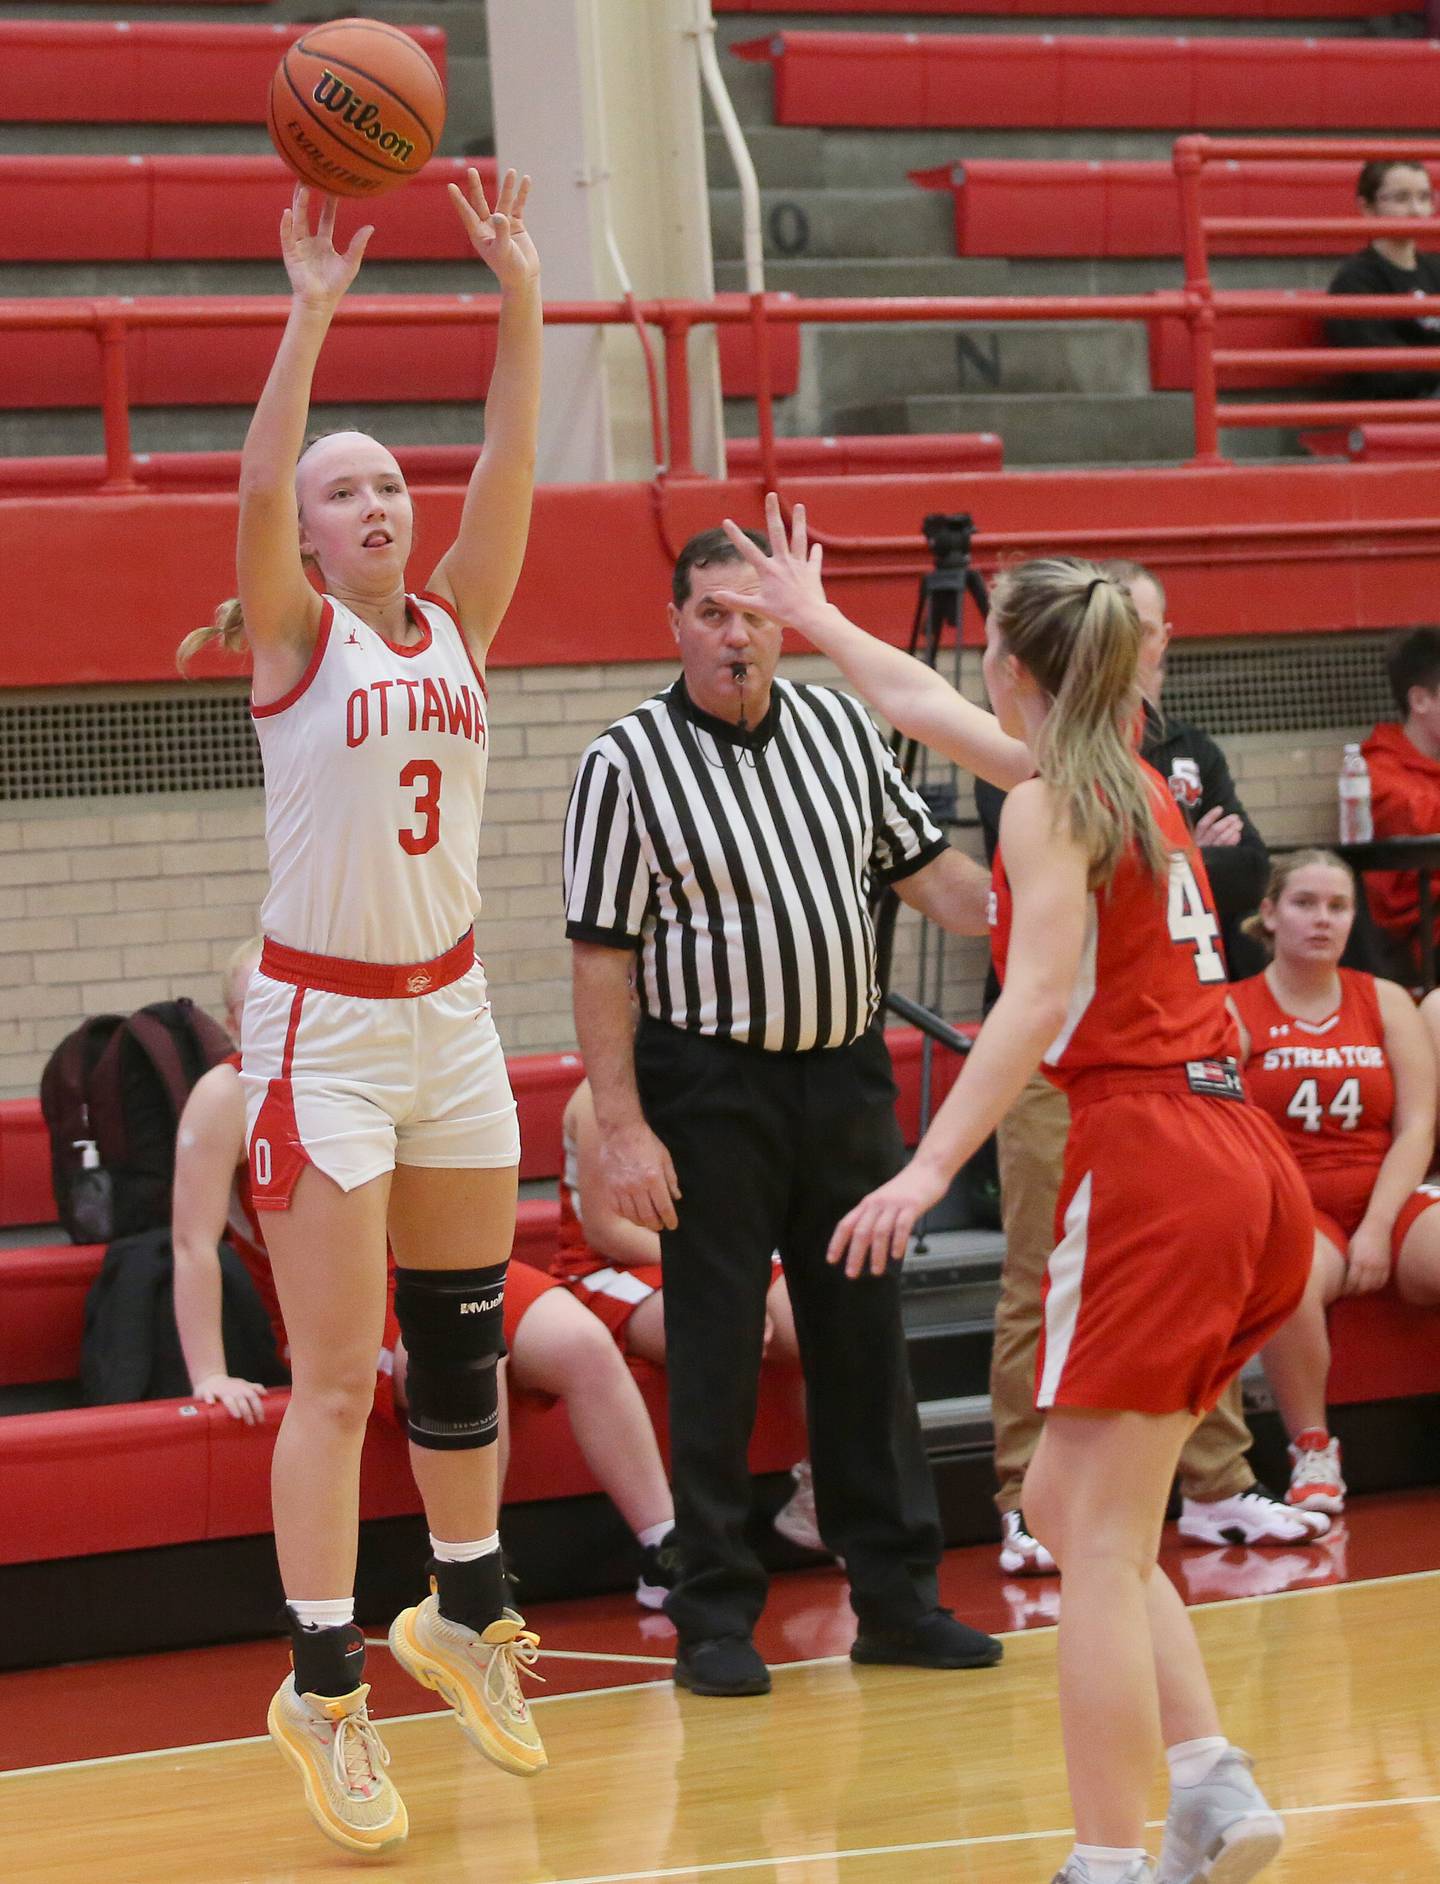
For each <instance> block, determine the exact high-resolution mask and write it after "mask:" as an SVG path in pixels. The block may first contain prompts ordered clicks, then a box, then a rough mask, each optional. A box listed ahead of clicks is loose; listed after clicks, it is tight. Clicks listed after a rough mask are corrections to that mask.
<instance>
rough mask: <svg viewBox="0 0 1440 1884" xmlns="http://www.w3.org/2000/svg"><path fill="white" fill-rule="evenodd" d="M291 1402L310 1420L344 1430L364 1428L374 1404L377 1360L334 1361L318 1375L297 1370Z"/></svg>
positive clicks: (355, 1431)
mask: <svg viewBox="0 0 1440 1884" xmlns="http://www.w3.org/2000/svg"><path fill="white" fill-rule="evenodd" d="M290 1399H291V1404H292V1405H293V1406H295V1407H296V1409H297V1411H298V1412H300V1413H301V1414H302V1415H303V1416H305V1417H306V1418H308V1419H311V1420H320V1421H323V1422H324V1423H325V1425H327V1426H330V1427H333V1428H336V1429H338V1430H339V1431H341V1432H344V1433H357V1432H360V1431H362V1430H363V1428H364V1425H365V1422H366V1420H368V1419H369V1417H370V1409H371V1408H372V1407H373V1406H374V1404H375V1361H374V1358H373V1356H372V1357H371V1358H370V1359H369V1360H368V1361H363V1360H361V1361H356V1362H355V1363H354V1364H353V1365H350V1366H346V1365H344V1364H340V1365H332V1366H330V1367H328V1368H326V1370H325V1371H324V1372H323V1373H322V1374H319V1375H316V1374H313V1373H305V1372H301V1373H297V1375H296V1378H295V1383H294V1385H293V1386H292V1388H291V1390H290Z"/></svg>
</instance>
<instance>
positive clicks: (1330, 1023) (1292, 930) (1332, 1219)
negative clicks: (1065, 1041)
mask: <svg viewBox="0 0 1440 1884" xmlns="http://www.w3.org/2000/svg"><path fill="white" fill-rule="evenodd" d="M1354 919H1355V879H1354V877H1353V875H1352V874H1351V872H1350V869H1349V866H1348V865H1347V864H1345V863H1343V862H1342V861H1341V860H1340V858H1339V857H1337V856H1335V854H1334V853H1333V852H1332V851H1324V850H1302V851H1294V852H1292V853H1291V854H1290V855H1289V856H1287V857H1283V858H1279V859H1277V860H1276V862H1275V864H1274V866H1273V867H1272V870H1271V874H1270V885H1269V889H1268V891H1267V893H1266V896H1265V900H1264V901H1263V902H1262V903H1261V905H1260V910H1259V913H1258V915H1257V916H1255V917H1254V918H1253V925H1254V932H1255V933H1256V935H1257V936H1259V937H1260V938H1261V939H1262V941H1263V943H1264V945H1265V946H1266V947H1268V948H1269V949H1270V950H1271V952H1272V959H1271V962H1270V966H1269V967H1268V968H1267V969H1266V970H1265V972H1264V974H1263V975H1257V976H1255V977H1254V979H1253V980H1250V981H1242V982H1240V983H1239V984H1238V985H1237V986H1236V987H1235V989H1234V990H1233V992H1232V995H1231V1002H1232V1006H1233V1008H1234V1010H1235V1014H1236V1018H1237V1020H1238V1021H1239V1024H1240V1036H1241V1060H1242V1062H1243V1064H1244V1067H1245V1079H1246V1084H1247V1086H1248V1087H1249V1090H1250V1095H1251V1098H1252V1099H1253V1100H1254V1102H1255V1103H1256V1104H1257V1105H1259V1106H1262V1107H1263V1108H1264V1109H1265V1110H1266V1111H1267V1112H1269V1113H1270V1115H1271V1117H1272V1118H1273V1119H1274V1120H1275V1122H1276V1124H1277V1125H1278V1126H1279V1127H1280V1130H1281V1131H1282V1132H1283V1133H1284V1135H1285V1137H1286V1139H1287V1140H1288V1142H1289V1144H1290V1148H1291V1150H1292V1151H1293V1152H1294V1154H1295V1157H1296V1160H1297V1161H1298V1163H1299V1165H1300V1169H1301V1172H1302V1173H1303V1175H1304V1177H1305V1181H1306V1184H1307V1185H1308V1187H1309V1190H1310V1195H1311V1197H1312V1198H1313V1200H1314V1204H1315V1256H1314V1262H1313V1265H1312V1268H1311V1272H1310V1282H1309V1286H1308V1288H1307V1289H1306V1292H1305V1297H1304V1300H1303V1301H1302V1302H1301V1305H1300V1307H1299V1308H1298V1309H1297V1310H1296V1312H1295V1314H1294V1316H1293V1317H1292V1318H1291V1320H1290V1321H1289V1322H1288V1323H1287V1324H1286V1325H1285V1327H1284V1328H1282V1329H1281V1330H1280V1332H1279V1334H1277V1335H1275V1336H1274V1337H1273V1339H1272V1340H1271V1341H1270V1343H1269V1345H1268V1346H1267V1348H1266V1349H1265V1355H1264V1359H1265V1371H1266V1373H1267V1374H1268V1375H1269V1378H1270V1385H1271V1387H1272V1388H1273V1389H1274V1393H1275V1400H1276V1404H1277V1405H1278V1407H1279V1409H1280V1415H1281V1418H1282V1419H1283V1420H1284V1422H1285V1427H1286V1430H1287V1431H1288V1432H1289V1434H1290V1442H1291V1443H1290V1458H1291V1462H1292V1466H1293V1471H1292V1475H1291V1481H1290V1491H1289V1494H1288V1495H1289V1500H1290V1502H1291V1503H1292V1504H1294V1505H1296V1506H1299V1507H1301V1508H1302V1509H1306V1510H1310V1511H1326V1512H1338V1511H1341V1510H1343V1509H1344V1504H1345V1481H1344V1479H1343V1477H1342V1476H1341V1470H1340V1442H1339V1441H1338V1440H1337V1439H1333V1438H1331V1436H1330V1433H1329V1430H1328V1425H1327V1422H1326V1417H1325V1383H1326V1379H1327V1377H1328V1375H1329V1371H1330V1338H1329V1334H1328V1331H1327V1328H1326V1323H1325V1311H1326V1309H1327V1308H1328V1307H1329V1305H1330V1304H1331V1303H1332V1302H1333V1301H1335V1300H1336V1299H1337V1298H1338V1297H1339V1296H1341V1295H1367V1294H1370V1293H1372V1292H1373V1291H1374V1290H1376V1289H1381V1288H1383V1287H1384V1286H1385V1284H1386V1282H1387V1281H1389V1280H1390V1278H1391V1277H1392V1275H1393V1277H1394V1282H1395V1287H1396V1290H1397V1292H1398V1293H1399V1294H1400V1295H1401V1297H1402V1298H1403V1299H1404V1300H1406V1301H1409V1302H1416V1303H1426V1302H1429V1303H1433V1302H1435V1301H1436V1300H1437V1299H1440V1211H1437V1210H1435V1209H1434V1208H1432V1206H1434V1205H1435V1204H1440V1187H1437V1186H1435V1185H1427V1184H1425V1182H1424V1178H1425V1174H1426V1172H1427V1171H1428V1170H1429V1168H1430V1161H1431V1158H1432V1157H1433V1155H1434V1150H1435V1098H1436V1085H1437V1069H1436V1061H1435V1055H1434V1053H1433V1052H1432V1050H1431V1047H1430V1042H1429V1040H1428V1038H1427V1036H1426V1031H1425V1027H1424V1025H1423V1024H1422V1022H1421V1020H1420V1018H1419V1016H1418V1015H1417V1014H1416V1011H1415V1005H1414V1003H1413V1002H1412V1001H1411V999H1410V996H1409V995H1408V994H1407V993H1406V992H1405V990H1404V989H1403V988H1401V987H1400V986H1398V985H1397V984H1396V983H1395V982H1393V981H1384V980H1380V979H1377V978H1376V977H1375V976H1374V975H1367V974H1361V973H1359V972H1358V971H1357V970H1355V969H1350V968H1341V966H1340V957H1341V955H1342V954H1343V952H1344V949H1345V943H1346V941H1347V940H1348V938H1349V935H1350V927H1351V924H1352V923H1353V921H1354Z"/></svg>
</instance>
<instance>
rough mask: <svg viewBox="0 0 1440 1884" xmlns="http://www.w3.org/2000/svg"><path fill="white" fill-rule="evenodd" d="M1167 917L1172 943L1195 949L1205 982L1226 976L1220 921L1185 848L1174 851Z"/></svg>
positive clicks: (1199, 971) (1171, 863) (1219, 979)
mask: <svg viewBox="0 0 1440 1884" xmlns="http://www.w3.org/2000/svg"><path fill="white" fill-rule="evenodd" d="M1166 920H1167V924H1168V927H1169V930H1170V940H1171V941H1172V942H1180V943H1183V944H1184V945H1185V946H1186V947H1187V948H1191V949H1193V950H1194V951H1195V973H1196V976H1197V977H1198V978H1199V979H1200V980H1201V981H1205V982H1210V981H1223V980H1224V979H1225V957H1224V956H1223V955H1222V954H1221V953H1220V951H1219V949H1218V948H1217V947H1216V946H1215V944H1216V941H1217V939H1218V937H1219V934H1220V924H1219V923H1218V922H1217V921H1216V920H1215V917H1214V915H1213V913H1212V912H1211V911H1210V910H1209V909H1208V908H1207V907H1206V904H1205V898H1204V896H1203V895H1202V894H1201V891H1200V885H1199V883H1198V882H1197V881H1196V877H1195V866H1194V865H1193V864H1192V863H1191V861H1190V859H1189V857H1188V856H1187V855H1186V853H1185V852H1184V851H1183V850H1172V851H1171V853H1170V902H1169V907H1168V909H1167V912H1166Z"/></svg>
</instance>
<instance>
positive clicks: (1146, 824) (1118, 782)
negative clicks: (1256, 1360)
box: [993, 556, 1170, 889]
mask: <svg viewBox="0 0 1440 1884" xmlns="http://www.w3.org/2000/svg"><path fill="white" fill-rule="evenodd" d="M993 612H994V617H995V625H996V627H997V628H998V629H999V631H1000V634H1001V637H1002V638H1003V640H1004V642H1005V645H1006V647H1007V648H1008V649H1009V651H1010V652H1011V653H1012V654H1013V655H1014V656H1015V657H1016V659H1017V660H1019V661H1020V662H1021V663H1022V665H1023V666H1024V667H1026V668H1027V669H1028V670H1029V672H1030V673H1031V675H1032V676H1033V677H1034V679H1035V680H1036V682H1037V683H1038V684H1039V685H1040V686H1041V687H1042V688H1043V689H1044V691H1045V692H1046V693H1048V694H1049V696H1050V698H1051V701H1052V705H1051V708H1050V711H1049V713H1048V714H1047V715H1046V717H1045V724H1044V726H1043V727H1042V728H1041V732H1040V736H1039V739H1038V740H1037V742H1036V747H1035V766H1036V770H1037V771H1038V772H1039V774H1040V776H1041V778H1042V779H1044V781H1045V783H1046V784H1047V785H1048V786H1049V787H1050V789H1051V791H1052V792H1053V793H1054V794H1055V796H1056V798H1057V800H1058V801H1059V805H1060V807H1061V812H1062V816H1063V817H1064V819H1065V822H1066V823H1067V824H1068V826H1069V830H1070V834H1071V836H1072V837H1073V838H1074V840H1075V842H1076V843H1077V844H1079V846H1080V848H1081V849H1082V850H1083V851H1084V852H1085V855H1086V857H1087V859H1088V860H1089V865H1090V885H1091V888H1092V889H1094V888H1098V887H1100V886H1101V885H1102V884H1105V883H1108V882H1109V880H1110V878H1111V877H1112V876H1114V874H1115V871H1116V868H1117V866H1118V865H1119V863H1120V860H1121V858H1122V857H1123V856H1124V855H1125V852H1126V850H1127V849H1128V848H1129V846H1130V845H1131V844H1132V843H1134V844H1137V845H1138V846H1139V849H1140V854H1141V856H1142V858H1143V859H1144V861H1145V864H1146V865H1147V867H1148V868H1149V870H1150V872H1151V873H1152V875H1153V876H1155V877H1156V879H1157V880H1158V881H1161V882H1164V881H1167V880H1168V877H1169V871H1170V847H1169V845H1168V844H1167V843H1166V841H1165V839H1164V837H1163V836H1162V834H1161V831H1160V826H1159V824H1158V822H1157V821H1156V817H1155V807H1154V803H1153V801H1152V799H1151V796H1150V790H1149V787H1148V785H1147V782H1146V779H1145V776H1144V774H1143V773H1142V772H1141V770H1140V767H1139V765H1138V764H1137V756H1138V755H1137V753H1136V746H1135V731H1136V727H1137V724H1138V722H1139V717H1140V714H1141V711H1142V702H1141V698H1140V685H1139V680H1138V677H1137V668H1138V662H1139V656H1140V639H1141V627H1140V618H1139V616H1138V615H1137V614H1136V613H1135V608H1134V604H1133V603H1132V602H1131V600H1130V597H1129V595H1128V594H1127V593H1126V591H1125V590H1124V589H1123V588H1122V587H1121V586H1120V585H1119V584H1118V583H1117V582H1115V581H1114V580H1113V578H1111V577H1109V576H1107V575H1106V574H1105V573H1104V572H1103V571H1101V570H1100V569H1098V568H1097V567H1096V566H1095V565H1094V564H1093V563H1089V562H1084V561H1082V560H1080V558H1078V557H1073V556H1048V557H1039V558H1036V559H1035V560H1034V561H1033V562H1028V563H1021V564H1019V565H1018V566H1017V567H1016V568H1014V569H1010V570H1007V571H1006V573H1005V574H1004V576H1002V577H1001V579H1000V581H999V583H998V584H997V586H996V589H995V594H994V600H993Z"/></svg>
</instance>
